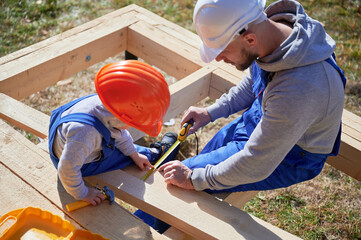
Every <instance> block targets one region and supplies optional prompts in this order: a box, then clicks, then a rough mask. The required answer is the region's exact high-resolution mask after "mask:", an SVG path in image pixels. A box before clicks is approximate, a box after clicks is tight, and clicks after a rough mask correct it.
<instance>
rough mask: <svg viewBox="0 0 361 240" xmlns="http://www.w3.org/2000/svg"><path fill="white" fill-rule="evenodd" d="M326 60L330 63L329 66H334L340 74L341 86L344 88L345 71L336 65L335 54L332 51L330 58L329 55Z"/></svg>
mask: <svg viewBox="0 0 361 240" xmlns="http://www.w3.org/2000/svg"><path fill="white" fill-rule="evenodd" d="M326 62H328V63H329V64H331V66H332V67H334V68H335V69H336V70H337V72H338V73H339V74H340V77H341V80H342V83H343V88H345V87H346V77H345V73H344V72H343V70H342V69H341V68H340V67H339V66H337V64H336V56H335V54H334V53H333V54H332V59H331V57H329V58H327V59H326Z"/></svg>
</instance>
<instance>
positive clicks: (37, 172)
mask: <svg viewBox="0 0 361 240" xmlns="http://www.w3.org/2000/svg"><path fill="white" fill-rule="evenodd" d="M0 143H1V144H0V163H1V164H3V165H4V166H6V167H7V168H8V169H10V170H11V171H12V172H14V173H15V174H17V175H18V176H21V178H22V179H23V181H25V182H27V183H28V184H29V185H31V186H32V187H33V188H34V189H36V190H37V191H38V192H40V193H42V194H43V196H44V197H45V198H47V199H48V200H49V201H51V202H52V203H53V204H55V205H57V207H58V208H59V209H65V205H66V204H68V203H71V202H73V201H75V200H74V199H73V198H72V197H71V196H70V195H69V194H67V193H66V191H65V189H64V188H63V186H62V185H61V183H60V181H59V179H58V177H57V171H56V169H55V168H54V166H53V165H52V163H51V160H50V158H49V154H48V153H46V152H44V151H43V150H41V149H40V148H38V147H37V146H36V145H34V144H33V143H31V142H30V141H28V140H27V139H26V138H24V137H23V136H22V135H21V134H20V133H18V132H17V131H15V130H14V129H13V128H11V127H10V126H9V125H7V124H6V123H5V122H3V121H2V120H0ZM64 212H65V210H64ZM65 213H66V214H67V216H68V217H69V218H72V219H73V220H74V221H76V222H77V223H78V224H79V225H81V226H83V227H85V228H86V229H88V230H90V231H91V232H94V233H98V234H100V235H102V236H104V237H107V238H110V239H134V236H137V237H138V238H140V239H164V236H161V235H160V234H158V233H157V232H154V231H153V230H152V229H150V227H149V226H147V225H146V224H144V223H143V222H142V221H141V220H139V219H138V218H136V217H135V216H134V215H133V214H131V213H130V212H129V211H127V210H125V209H124V208H122V207H121V206H120V205H118V204H113V205H109V204H106V203H104V204H101V205H99V206H97V207H86V208H83V209H79V210H77V211H74V212H72V213H68V212H65Z"/></svg>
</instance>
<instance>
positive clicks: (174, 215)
mask: <svg viewBox="0 0 361 240" xmlns="http://www.w3.org/2000/svg"><path fill="white" fill-rule="evenodd" d="M133 171H138V173H134V174H135V175H137V176H134V175H131V174H129V173H128V172H125V171H123V170H116V171H112V172H108V173H103V174H99V175H96V176H92V177H86V178H85V179H86V181H88V182H90V183H91V184H95V183H100V184H107V185H108V186H109V187H110V188H111V189H112V190H114V192H115V194H116V196H117V197H119V198H120V199H122V200H124V201H126V202H128V203H130V204H132V205H133V206H135V207H137V208H139V209H142V210H143V211H145V212H147V213H149V214H151V215H153V216H155V217H157V218H159V219H161V220H163V221H165V222H167V223H169V224H170V225H172V226H174V227H176V228H177V229H179V230H181V231H183V232H185V233H187V234H189V235H190V236H192V237H194V238H196V239H207V240H209V239H222V238H224V237H225V236H226V238H227V239H278V240H279V239H299V238H298V237H296V236H294V235H292V234H290V233H287V232H285V231H283V230H281V229H279V228H277V227H275V226H272V225H271V224H269V223H266V222H264V221H262V220H260V219H258V218H256V217H254V216H252V215H249V214H247V213H246V212H243V211H242V210H240V209H237V208H235V207H233V206H231V205H229V204H227V203H226V202H223V201H219V200H217V199H216V198H214V197H212V196H211V195H209V194H207V193H205V192H202V191H201V192H197V191H189V190H184V189H181V188H178V187H175V186H173V185H166V183H165V182H164V178H163V176H161V175H160V174H159V173H158V172H155V173H154V174H153V175H151V176H150V177H149V178H148V179H147V181H146V182H143V181H142V180H141V179H140V177H141V176H143V175H144V174H145V172H142V171H140V170H136V169H135V168H133Z"/></svg>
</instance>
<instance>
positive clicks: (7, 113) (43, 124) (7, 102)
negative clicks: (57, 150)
mask: <svg viewBox="0 0 361 240" xmlns="http://www.w3.org/2000/svg"><path fill="white" fill-rule="evenodd" d="M0 118H2V119H4V120H5V121H7V122H9V123H11V124H13V125H15V126H17V127H19V128H21V129H23V130H24V131H27V132H30V133H32V134H34V135H36V136H38V137H40V138H43V139H44V138H46V137H47V136H48V129H49V116H48V115H46V114H44V113H42V112H39V111H36V110H35V109H33V108H31V107H29V106H27V105H25V104H23V103H21V102H19V101H17V100H15V99H13V98H11V97H9V96H7V95H5V94H3V93H0Z"/></svg>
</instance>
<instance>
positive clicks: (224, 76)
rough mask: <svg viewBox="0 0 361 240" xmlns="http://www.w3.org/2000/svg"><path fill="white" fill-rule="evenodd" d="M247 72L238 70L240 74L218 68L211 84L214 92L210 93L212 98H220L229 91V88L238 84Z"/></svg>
mask: <svg viewBox="0 0 361 240" xmlns="http://www.w3.org/2000/svg"><path fill="white" fill-rule="evenodd" d="M245 75H246V74H245V73H244V72H240V71H238V76H235V75H233V74H230V73H229V72H227V71H225V70H223V69H219V68H218V69H216V70H215V71H214V72H213V74H212V79H211V86H210V88H211V89H212V93H211V94H209V97H210V98H211V99H217V98H219V97H220V96H221V95H222V94H223V93H227V92H228V91H229V89H231V88H232V87H234V86H235V85H237V83H238V82H239V81H241V80H242V79H243V77H244V76H245Z"/></svg>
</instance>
